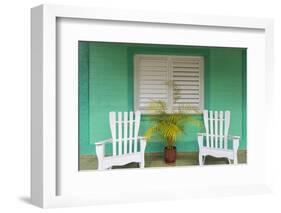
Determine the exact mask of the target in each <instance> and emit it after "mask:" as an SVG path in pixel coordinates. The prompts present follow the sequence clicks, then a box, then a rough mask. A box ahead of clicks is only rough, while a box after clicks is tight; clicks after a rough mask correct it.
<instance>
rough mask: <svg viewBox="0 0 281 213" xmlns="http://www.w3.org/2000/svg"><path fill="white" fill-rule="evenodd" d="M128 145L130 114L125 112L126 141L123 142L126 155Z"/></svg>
mask: <svg viewBox="0 0 281 213" xmlns="http://www.w3.org/2000/svg"><path fill="white" fill-rule="evenodd" d="M127 143H128V112H124V141H123V145H124V150H123V153H124V154H127V152H128V147H127Z"/></svg>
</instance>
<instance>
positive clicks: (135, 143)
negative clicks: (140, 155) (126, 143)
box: [134, 111, 141, 152]
mask: <svg viewBox="0 0 281 213" xmlns="http://www.w3.org/2000/svg"><path fill="white" fill-rule="evenodd" d="M140 117H141V113H140V111H136V112H135V129H134V130H135V131H134V152H137V151H138V150H137V145H138V144H137V142H138V134H139V127H140Z"/></svg>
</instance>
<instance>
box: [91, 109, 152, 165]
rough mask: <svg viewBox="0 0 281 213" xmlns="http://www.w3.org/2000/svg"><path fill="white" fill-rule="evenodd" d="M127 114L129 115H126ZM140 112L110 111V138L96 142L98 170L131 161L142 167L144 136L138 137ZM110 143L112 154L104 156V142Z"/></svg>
mask: <svg viewBox="0 0 281 213" xmlns="http://www.w3.org/2000/svg"><path fill="white" fill-rule="evenodd" d="M128 116H129V117H128ZM140 119H141V112H140V111H136V112H130V113H128V112H123V113H122V112H118V113H116V112H110V113H109V123H110V129H111V136H112V138H110V139H107V140H104V141H99V142H96V143H95V144H96V154H97V158H98V170H106V169H111V167H112V166H121V165H125V164H128V163H131V162H137V163H139V166H140V168H144V164H145V162H144V151H145V146H146V139H145V137H139V136H138V133H139V127H140ZM106 143H110V144H111V145H112V155H111V156H105V151H104V150H105V144H106Z"/></svg>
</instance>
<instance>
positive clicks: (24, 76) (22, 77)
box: [0, 0, 281, 212]
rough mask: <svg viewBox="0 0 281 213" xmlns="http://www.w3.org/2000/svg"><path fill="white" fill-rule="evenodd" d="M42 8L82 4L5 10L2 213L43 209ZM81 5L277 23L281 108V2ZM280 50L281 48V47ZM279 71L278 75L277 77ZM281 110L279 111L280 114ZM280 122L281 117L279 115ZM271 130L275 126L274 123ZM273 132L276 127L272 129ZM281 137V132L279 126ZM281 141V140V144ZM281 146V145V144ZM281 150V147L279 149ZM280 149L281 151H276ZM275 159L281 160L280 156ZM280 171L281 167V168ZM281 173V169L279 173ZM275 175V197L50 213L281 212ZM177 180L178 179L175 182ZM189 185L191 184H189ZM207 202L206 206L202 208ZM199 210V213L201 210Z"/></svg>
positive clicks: (32, 2) (0, 22)
mask: <svg viewBox="0 0 281 213" xmlns="http://www.w3.org/2000/svg"><path fill="white" fill-rule="evenodd" d="M41 3H56V4H72V5H75V4H77V3H76V2H75V1H73V0H68V1H67V0H56V1H44V2H42V1H37V0H26V1H20V0H9V1H7V2H1V7H0V16H1V18H0V26H1V31H0V37H1V39H0V42H1V45H0V53H1V57H0V63H1V68H0V69H1V71H0V72H1V78H0V93H1V105H0V107H1V110H0V113H1V114H0V120H1V122H0V123H1V128H0V134H1V146H0V147H1V148H0V150H1V151H0V162H1V167H0V168H1V175H0V211H1V212H13V211H15V212H17V211H21V212H25V211H26V212H37V211H39V210H40V209H38V208H37V207H34V206H32V205H30V204H29V188H30V183H29V179H30V156H29V154H30V151H29V150H30V11H29V9H30V8H31V7H33V6H37V5H38V4H41ZM79 5H81V6H87V5H89V6H100V7H112V8H123V9H139V10H142V9H145V10H155V11H164V12H174V13H176V12H177V11H179V12H186V13H192V14H214V15H232V16H250V17H269V18H274V19H275V45H274V46H275V49H274V52H275V72H276V77H275V84H276V90H275V94H274V95H275V97H276V100H277V101H276V103H275V108H276V109H281V104H280V99H281V98H280V97H278V95H279V96H280V95H281V93H280V88H281V87H280V86H279V85H277V84H278V83H279V82H280V80H281V79H280V77H281V76H280V70H281V62H280V57H281V45H280V43H281V13H280V8H281V6H279V5H278V0H276V1H273V0H262V1H258V0H254V1H250V0H248V1H246V0H233V1H225V0H212V1H208V0H206V1H201V0H196V1H194V0H193V1H187V0H185V1H179V0H178V1H177V0H173V1H167V2H165V1H164V0H162V1H152V0H150V1H149V0H148V1H145V0H142V1H139V2H137V1H121V0H119V1H117V0H115V1H106V0H104V1H93V0H92V1H85V0H84V1H83V0H80V1H79ZM277 47H279V49H278V48H277ZM278 71H279V73H277V72H278ZM279 111H280V110H279ZM276 112H277V114H276V118H280V114H281V113H280V112H278V111H277V110H276ZM269 125H270V124H269ZM273 127H274V126H273ZM274 128H276V131H279V132H280V127H278V126H276V125H275V127H274ZM280 142H281V141H280ZM280 144H281V143H280ZM279 148H280V149H281V147H280V146H279ZM275 150H277V148H276V149H275ZM275 158H276V160H278V161H280V162H281V159H278V156H277V155H276V156H275ZM280 168H281V166H280ZM280 170H281V169H280ZM280 170H279V171H276V177H275V179H276V185H275V193H274V194H272V195H259V196H240V197H225V198H210V197H208V198H200V199H199V198H194V199H190V200H178V201H169V202H167V201H165V202H155V203H152V202H147V203H138V204H119V205H108V206H94V207H79V208H71V209H55V210H54V209H51V210H47V211H52V212H61V211H64V210H67V211H69V212H77V211H84V212H113V211H114V212H132V211H134V212H144V211H149V212H153V211H154V212H160V211H161V212H170V211H173V212H174V211H183V212H200V211H202V212H203V211H209V212H225V210H224V208H227V211H228V212H238V211H243V212H245V211H249V212H253V211H259V210H260V211H261V212H278V210H277V209H279V211H280V210H281V206H280V200H281V194H280V193H281V187H280V186H281V181H280V180H281V174H280V173H281V172H280ZM175 181H176V180H175ZM187 181H188V180H187ZM202 203H204V204H202ZM199 209H200V211H199Z"/></svg>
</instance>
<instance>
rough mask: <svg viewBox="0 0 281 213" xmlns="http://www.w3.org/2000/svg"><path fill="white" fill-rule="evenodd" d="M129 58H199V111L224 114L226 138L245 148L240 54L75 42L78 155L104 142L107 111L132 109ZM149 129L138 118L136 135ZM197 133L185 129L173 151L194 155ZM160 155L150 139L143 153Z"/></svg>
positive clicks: (243, 79)
mask: <svg viewBox="0 0 281 213" xmlns="http://www.w3.org/2000/svg"><path fill="white" fill-rule="evenodd" d="M134 54H167V55H200V56H203V57H204V59H205V70H204V72H205V82H204V84H205V85H204V86H205V97H204V98H205V108H206V109H213V110H230V111H231V113H232V116H231V125H230V134H235V135H240V136H241V137H242V140H241V145H240V149H246V131H245V127H246V111H245V110H246V65H245V64H246V60H245V59H246V50H245V49H238V48H202V47H184V46H167V45H141V44H120V43H102V42H79V76H80V78H79V79H80V80H79V94H80V96H79V103H80V111H79V115H80V137H79V138H80V143H79V144H80V154H95V147H94V146H93V145H90V142H94V141H99V140H104V139H107V138H110V129H109V122H108V113H109V112H110V111H130V110H133V94H134V91H133V85H134V82H133V56H134ZM198 119H201V116H198ZM149 124H150V122H149V118H148V117H147V116H143V117H142V122H141V129H140V133H141V134H142V133H143V132H144V131H145V129H146V128H147V127H148V126H149ZM198 131H200V130H199V129H198V128H196V127H193V126H192V125H189V124H187V125H186V132H187V134H186V135H183V136H181V137H179V138H178V140H177V149H178V151H180V152H181V151H196V150H197V132H198ZM106 150H107V152H110V151H111V150H110V148H109V147H107V148H106ZM162 150H163V144H162V143H161V142H159V141H155V140H152V141H150V142H149V143H148V145H147V148H146V152H162Z"/></svg>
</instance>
